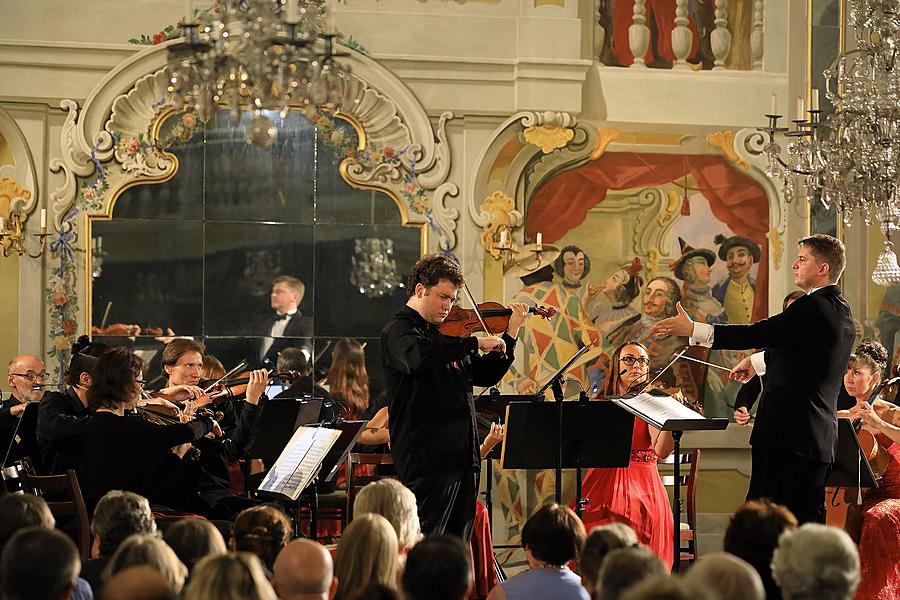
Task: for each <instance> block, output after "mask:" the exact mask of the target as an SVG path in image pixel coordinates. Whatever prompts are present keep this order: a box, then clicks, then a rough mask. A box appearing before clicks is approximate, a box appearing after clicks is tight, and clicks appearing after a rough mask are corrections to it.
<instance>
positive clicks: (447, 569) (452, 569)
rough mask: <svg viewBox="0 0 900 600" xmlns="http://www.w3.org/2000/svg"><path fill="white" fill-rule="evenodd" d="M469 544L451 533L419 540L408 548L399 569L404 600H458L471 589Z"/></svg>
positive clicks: (467, 594) (467, 595)
mask: <svg viewBox="0 0 900 600" xmlns="http://www.w3.org/2000/svg"><path fill="white" fill-rule="evenodd" d="M472 583H473V579H472V555H471V553H470V550H469V546H468V545H467V544H464V543H463V541H462V540H461V539H459V538H458V537H455V536H452V535H439V536H435V537H430V538H426V539H424V540H422V541H421V542H419V543H418V544H416V545H415V546H413V549H412V550H410V551H409V555H408V556H407V557H406V567H405V569H404V570H403V591H404V592H405V593H406V598H407V600H462V599H463V598H468V597H469V592H470V591H471V589H472Z"/></svg>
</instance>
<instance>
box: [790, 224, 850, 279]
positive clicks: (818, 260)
mask: <svg viewBox="0 0 900 600" xmlns="http://www.w3.org/2000/svg"><path fill="white" fill-rule="evenodd" d="M797 244H798V245H799V246H800V250H799V252H798V254H797V259H796V260H795V261H794V263H793V265H791V266H792V268H793V269H794V283H795V284H797V285H798V286H799V287H800V288H802V289H804V290H807V291H808V290H810V289H812V288H814V287H820V286H822V285H827V284H829V283H836V282H837V280H838V279H840V277H841V273H843V272H844V266H845V265H846V263H847V249H846V248H845V247H844V242H842V241H841V240H839V239H837V238H835V237H832V236H830V235H826V234H824V233H817V234H815V235H811V236H809V237H806V238H803V239H802V240H800V241H799V242H797Z"/></svg>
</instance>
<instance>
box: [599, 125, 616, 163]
mask: <svg viewBox="0 0 900 600" xmlns="http://www.w3.org/2000/svg"><path fill="white" fill-rule="evenodd" d="M597 133H598V138H597V146H596V147H595V148H594V150H593V151H592V152H591V160H597V159H598V158H600V157H601V156H603V153H604V152H606V147H607V146H609V145H610V144H611V143H612V142H614V141H616V140H618V139H619V138H621V137H622V132H621V131H620V130H618V129H612V128H610V127H598V128H597Z"/></svg>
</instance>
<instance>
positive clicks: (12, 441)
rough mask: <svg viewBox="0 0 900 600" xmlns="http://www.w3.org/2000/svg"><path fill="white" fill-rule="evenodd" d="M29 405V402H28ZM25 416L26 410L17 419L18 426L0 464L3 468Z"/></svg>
mask: <svg viewBox="0 0 900 600" xmlns="http://www.w3.org/2000/svg"><path fill="white" fill-rule="evenodd" d="M25 406H26V407H27V406H28V404H27V403H26V404H25ZM24 417H25V411H24V410H23V411H22V414H21V415H19V418H18V419H16V428H15V429H14V430H13V434H12V438H11V439H10V440H9V446H7V448H6V456H4V457H3V464H2V465H0V466H2V467H3V468H6V461H7V460H8V459H9V453H10V452H12V449H13V445H14V444H15V443H16V437H18V435H19V426H21V425H22V419H23V418H24Z"/></svg>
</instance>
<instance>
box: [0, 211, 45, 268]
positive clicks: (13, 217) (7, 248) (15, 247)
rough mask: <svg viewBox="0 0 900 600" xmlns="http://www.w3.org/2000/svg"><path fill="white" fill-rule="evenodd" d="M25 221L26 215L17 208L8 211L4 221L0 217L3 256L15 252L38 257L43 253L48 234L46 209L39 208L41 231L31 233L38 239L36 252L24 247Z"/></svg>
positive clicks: (26, 219) (0, 242)
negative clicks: (7, 216) (7, 217)
mask: <svg viewBox="0 0 900 600" xmlns="http://www.w3.org/2000/svg"><path fill="white" fill-rule="evenodd" d="M27 221H28V215H27V214H25V213H23V212H22V211H18V210H16V211H11V212H10V213H9V220H6V221H4V219H3V217H0V247H2V248H3V256H9V255H10V254H12V253H13V252H15V253H16V254H17V255H18V256H22V255H23V254H25V255H27V256H30V257H31V258H38V257H40V256H41V254H43V253H44V249H45V247H46V245H47V236H48V235H50V234H49V233H47V209H46V208H42V209H41V232H40V233H35V234H33V235H34V236H35V237H37V238H38V239H39V240H40V242H39V248H38V251H37V254H32V253H31V252H29V251H28V250H27V249H26V248H25V238H26V235H27V234H26V233H25V223H26V222H27Z"/></svg>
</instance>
